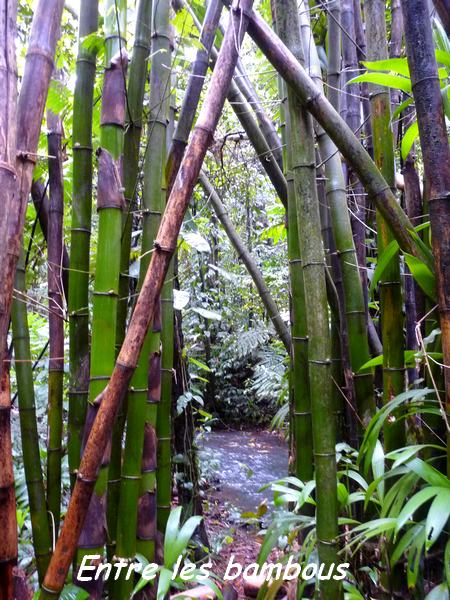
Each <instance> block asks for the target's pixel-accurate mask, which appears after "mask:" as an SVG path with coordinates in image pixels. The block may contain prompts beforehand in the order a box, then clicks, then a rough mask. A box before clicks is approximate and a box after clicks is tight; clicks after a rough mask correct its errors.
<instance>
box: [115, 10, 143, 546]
mask: <svg viewBox="0 0 450 600" xmlns="http://www.w3.org/2000/svg"><path fill="white" fill-rule="evenodd" d="M151 16H152V2H151V0H140V2H139V4H138V6H137V14H136V28H135V34H134V45H133V55H132V60H131V62H130V69H129V76H128V86H127V115H126V119H125V136H124V149H123V165H124V166H123V181H124V188H125V191H124V194H125V209H124V214H123V223H122V250H121V259H120V278H119V301H118V306H117V326H116V349H117V351H118V350H119V349H120V347H121V345H122V343H123V340H124V337H125V328H126V320H127V315H128V306H129V295H130V277H129V265H130V250H131V234H132V228H133V218H134V213H135V211H136V208H137V202H136V198H137V188H138V177H139V151H140V143H141V134H142V116H143V115H142V113H143V104H144V90H145V84H146V81H147V72H148V62H149V61H148V57H149V54H150V41H151ZM126 404H127V402H126V401H125V402H124V403H123V405H122V406H121V410H120V413H119V417H118V419H117V421H116V423H115V426H114V431H113V438H112V449H111V463H110V468H109V471H108V505H107V514H108V515H109V519H108V528H109V537H110V540H111V543H110V546H109V554H110V555H113V554H114V552H115V542H116V538H117V521H118V519H117V512H118V506H119V498H120V484H121V477H120V475H121V470H122V439H123V432H124V426H125V418H126V411H127V407H126Z"/></svg>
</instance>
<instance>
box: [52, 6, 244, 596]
mask: <svg viewBox="0 0 450 600" xmlns="http://www.w3.org/2000/svg"><path fill="white" fill-rule="evenodd" d="M251 6H252V3H251V0H246V1H244V0H242V1H241V2H240V3H239V5H238V6H235V7H234V8H233V11H232V12H231V14H230V22H229V25H228V28H227V33H226V35H225V38H224V41H223V44H222V48H221V50H220V53H219V57H218V60H217V63H216V67H215V69H214V72H213V75H212V78H211V82H210V85H209V88H208V91H207V93H206V97H205V101H204V104H203V107H202V110H201V111H200V114H199V117H198V120H197V125H196V128H195V130H194V133H193V135H192V139H191V142H190V144H189V145H188V148H187V150H186V154H185V157H184V160H183V162H182V165H181V168H180V171H179V174H178V177H177V179H176V181H175V184H174V186H173V190H172V193H171V194H170V198H169V201H168V204H167V208H166V211H165V213H164V216H163V219H162V221H161V226H160V229H159V232H158V237H157V240H156V242H155V250H154V252H153V253H152V258H151V262H150V266H149V268H148V270H147V273H146V276H145V279H144V282H143V285H142V289H141V293H140V294H139V297H138V300H137V303H136V307H135V310H134V312H133V316H132V317H131V321H130V325H129V327H128V331H127V334H126V337H125V341H124V344H123V346H122V349H121V351H120V354H119V356H118V358H117V362H116V367H115V369H114V371H113V374H112V376H111V379H110V380H109V383H108V385H107V387H106V389H105V391H104V393H103V394H102V402H101V404H100V408H99V411H98V413H97V418H96V419H95V422H94V424H93V427H92V430H91V433H90V436H89V439H88V441H87V444H86V448H85V451H84V454H83V458H82V461H81V464H80V469H79V472H78V477H77V483H76V485H75V488H74V491H73V494H72V498H71V501H70V503H69V507H68V510H67V513H66V518H65V520H64V525H63V528H62V530H61V534H60V536H59V539H58V542H57V545H56V548H55V552H54V554H53V557H52V560H51V562H50V566H49V568H48V570H47V574H46V577H45V581H44V585H43V589H42V592H41V595H40V597H41V599H42V600H44V599H46V598H54V597H57V596H58V595H59V593H60V591H61V589H62V587H63V586H64V582H65V578H66V574H67V571H68V569H69V566H70V563H71V560H72V557H73V554H74V551H75V547H76V543H77V539H78V536H79V535H80V532H81V528H82V526H83V522H84V519H85V517H86V514H87V509H88V506H89V501H90V498H91V496H92V493H93V490H94V485H95V479H96V476H97V473H98V469H99V467H100V464H101V461H102V457H103V454H104V451H105V448H106V445H107V443H108V438H109V432H110V431H111V427H112V424H113V423H114V418H115V416H116V414H117V410H118V407H119V404H120V402H121V400H122V399H123V397H124V395H125V393H126V390H127V387H128V384H129V383H130V380H131V377H132V374H133V371H134V370H135V368H136V365H137V361H138V357H139V353H140V351H141V348H142V345H143V343H144V339H145V335H146V332H147V329H148V327H149V325H150V323H151V322H152V320H153V318H154V316H155V309H156V302H157V299H158V297H159V295H160V292H161V289H162V286H163V283H164V279H165V276H166V273H167V270H168V268H169V264H170V260H171V258H172V255H173V253H174V251H175V247H176V240H177V237H178V233H179V231H180V228H181V224H182V222H183V218H184V214H185V212H186V210H187V206H188V203H189V200H190V197H191V194H192V191H193V189H194V186H195V183H196V181H197V178H198V175H199V172H200V168H201V165H202V162H203V159H204V157H205V154H206V149H207V147H208V144H209V142H210V140H211V137H212V135H213V132H214V130H215V128H216V126H217V123H218V121H219V118H220V114H221V112H222V109H223V106H224V102H225V96H226V92H227V90H228V87H229V85H230V82H231V78H232V74H233V71H234V68H235V65H236V61H237V58H238V54H239V48H240V45H241V42H242V38H243V36H244V34H245V31H246V29H247V24H248V17H247V14H248V11H249V10H250V9H251ZM236 32H239V34H240V35H239V34H238V35H237V36H236Z"/></svg>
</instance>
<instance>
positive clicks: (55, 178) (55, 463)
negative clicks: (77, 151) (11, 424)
mask: <svg viewBox="0 0 450 600" xmlns="http://www.w3.org/2000/svg"><path fill="white" fill-rule="evenodd" d="M47 129H48V136H47V139H48V153H49V156H52V157H54V158H49V160H48V177H49V197H50V202H49V223H48V239H47V249H48V250H47V256H48V266H47V272H48V308H49V340H50V342H49V373H48V437H47V507H48V510H49V512H50V513H51V515H52V527H53V529H54V535H55V536H57V535H58V530H59V521H60V514H61V460H62V434H63V384H64V302H65V301H64V297H63V281H62V257H63V217H64V188H63V165H62V145H61V140H62V135H63V130H62V122H61V118H60V117H59V116H58V115H55V114H54V113H52V112H51V111H48V113H47Z"/></svg>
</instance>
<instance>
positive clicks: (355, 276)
mask: <svg viewBox="0 0 450 600" xmlns="http://www.w3.org/2000/svg"><path fill="white" fill-rule="evenodd" d="M301 6H302V7H305V5H304V4H302V5H301ZM300 12H301V17H300V20H301V25H302V37H303V44H304V47H305V55H306V56H307V57H308V59H309V75H310V77H311V79H312V80H313V82H314V83H315V85H316V87H317V89H318V90H320V91H323V84H322V76H321V68H320V63H319V57H318V55H317V50H316V46H315V44H314V37H313V35H312V32H311V28H310V24H309V19H308V14H307V11H306V9H305V8H303V10H301V11H300ZM316 135H317V140H318V142H319V149H320V153H321V156H322V158H325V157H326V158H327V159H328V160H326V162H325V165H324V168H325V177H326V184H325V185H326V197H327V201H328V204H329V207H330V213H331V223H332V228H333V234H334V240H335V243H336V250H337V254H338V257H339V263H340V268H341V272H342V277H343V295H344V315H343V317H344V318H345V322H346V327H348V343H349V354H350V361H351V367H352V372H353V382H354V388H355V396H356V404H357V408H358V413H359V416H360V418H361V420H362V422H363V424H364V425H367V424H368V423H369V421H370V419H371V418H372V416H373V415H374V413H375V398H374V392H373V377H372V373H371V371H370V369H368V370H366V371H364V372H360V368H361V366H362V365H363V364H364V363H366V362H367V361H368V360H369V358H370V353H369V344H368V339H367V329H366V309H365V303H364V292H363V287H362V283H361V278H360V276H359V269H358V260H357V256H356V248H355V242H354V237H353V232H352V226H351V223H350V218H349V214H348V209H347V193H346V185H345V178H344V173H343V169H342V164H341V159H340V156H339V153H338V151H337V149H336V146H335V145H334V143H333V142H332V140H331V139H330V138H329V136H328V135H327V134H326V133H325V131H324V130H323V128H322V127H321V126H320V125H316Z"/></svg>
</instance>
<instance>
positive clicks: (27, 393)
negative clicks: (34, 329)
mask: <svg viewBox="0 0 450 600" xmlns="http://www.w3.org/2000/svg"><path fill="white" fill-rule="evenodd" d="M14 287H15V289H16V290H17V292H18V293H19V294H20V293H23V294H25V291H26V288H25V265H24V253H22V256H21V259H20V260H19V264H18V265H17V270H16V278H15V285H14ZM11 320H12V332H13V339H12V341H13V348H14V358H15V363H14V369H15V371H16V381H17V392H18V399H19V418H20V433H21V440H22V452H23V465H24V470H25V481H26V484H27V490H28V500H29V504H30V517H31V528H32V534H33V548H34V555H35V557H36V567H37V571H38V576H39V581H40V582H41V583H42V581H43V579H44V575H45V571H46V569H47V566H48V563H49V560H50V556H51V550H52V541H51V540H52V537H51V534H50V527H49V519H48V513H47V502H46V497H45V486H44V479H43V476H42V465H41V458H40V447H39V433H38V429H37V418H36V405H35V395H34V382H33V370H32V358H31V352H30V333H29V329H28V322H27V305H26V301H25V297H24V296H23V297H17V298H15V299H14V300H13V305H12V311H11Z"/></svg>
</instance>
